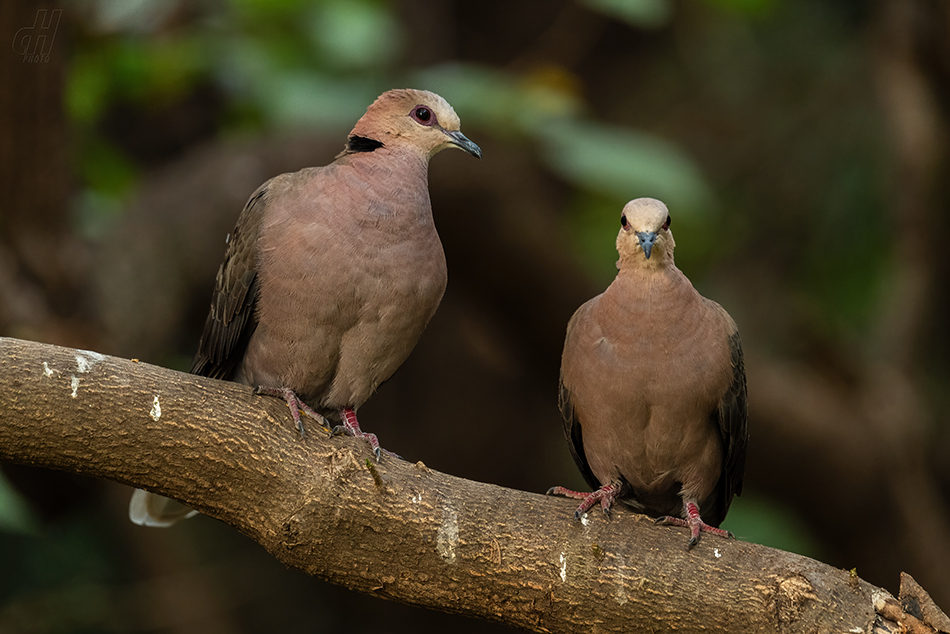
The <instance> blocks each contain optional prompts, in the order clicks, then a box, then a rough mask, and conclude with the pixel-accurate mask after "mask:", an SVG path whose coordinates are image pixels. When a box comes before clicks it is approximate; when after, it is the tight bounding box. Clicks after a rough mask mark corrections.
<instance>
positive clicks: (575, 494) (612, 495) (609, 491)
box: [548, 482, 621, 520]
mask: <svg viewBox="0 0 950 634" xmlns="http://www.w3.org/2000/svg"><path fill="white" fill-rule="evenodd" d="M620 486H621V485H620V483H619V482H611V483H610V484H605V485H604V486H602V487H600V488H599V489H597V490H596V491H594V492H592V493H583V492H581V491H573V490H571V489H565V488H564V487H551V488H550V489H548V495H563V496H564V497H569V498H573V499H575V500H581V504H580V506H578V507H577V510H576V511H574V519H576V520H579V519H580V518H581V516H582V515H583V514H584V513H586V512H587V510H588V509H590V507H592V506H594V504H596V503H597V502H598V501H599V502H600V507H601V508H602V509H603V510H604V515H606V516H607V517H610V507H611V506H613V503H614V501H615V500H616V499H617V496H618V495H620Z"/></svg>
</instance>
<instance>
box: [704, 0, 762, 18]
mask: <svg viewBox="0 0 950 634" xmlns="http://www.w3.org/2000/svg"><path fill="white" fill-rule="evenodd" d="M706 2H707V3H708V4H711V5H713V6H716V7H720V8H722V9H727V10H729V11H734V12H736V13H745V14H749V15H761V14H763V13H767V12H769V11H771V10H773V9H775V8H776V7H777V6H778V0H706Z"/></svg>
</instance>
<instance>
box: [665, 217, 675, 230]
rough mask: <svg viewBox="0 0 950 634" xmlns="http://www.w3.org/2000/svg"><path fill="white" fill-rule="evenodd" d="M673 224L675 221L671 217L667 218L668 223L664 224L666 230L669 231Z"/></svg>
mask: <svg viewBox="0 0 950 634" xmlns="http://www.w3.org/2000/svg"><path fill="white" fill-rule="evenodd" d="M671 224H673V219H672V218H670V216H669V215H667V216H666V222H664V223H663V228H664V229H669V228H670V225H671Z"/></svg>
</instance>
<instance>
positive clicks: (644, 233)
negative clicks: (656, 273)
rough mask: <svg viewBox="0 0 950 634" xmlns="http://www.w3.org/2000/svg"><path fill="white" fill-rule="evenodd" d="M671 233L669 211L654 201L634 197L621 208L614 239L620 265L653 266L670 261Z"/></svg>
mask: <svg viewBox="0 0 950 634" xmlns="http://www.w3.org/2000/svg"><path fill="white" fill-rule="evenodd" d="M674 246H676V243H675V242H674V241H673V234H672V233H671V232H670V210H669V209H667V208H666V205H664V204H663V203H662V202H660V201H659V200H657V199H655V198H637V199H636V200H631V201H630V202H628V203H627V204H626V205H624V207H623V213H622V214H621V215H620V235H618V236H617V252H618V253H619V254H620V262H619V263H618V264H619V265H623V264H624V263H625V262H635V263H638V264H639V265H641V266H643V265H651V264H652V265H655V266H662V265H663V264H665V263H667V262H670V263H672V262H673V247H674Z"/></svg>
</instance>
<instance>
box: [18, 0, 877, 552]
mask: <svg viewBox="0 0 950 634" xmlns="http://www.w3.org/2000/svg"><path fill="white" fill-rule="evenodd" d="M75 4H76V6H77V7H80V8H81V11H82V12H83V14H84V15H85V16H87V17H86V19H85V20H83V25H84V28H85V31H84V32H83V33H82V34H81V37H79V38H77V41H76V45H75V50H74V51H73V55H72V58H71V62H70V69H69V78H68V87H67V107H68V112H69V115H70V118H71V120H72V123H73V126H74V129H75V134H76V140H77V144H76V161H77V165H78V169H77V173H78V174H79V175H80V178H81V179H82V184H83V192H82V193H81V194H80V195H79V196H78V197H77V200H76V218H77V223H78V225H79V226H80V228H81V230H82V231H83V232H84V233H85V234H86V235H90V236H95V235H98V234H99V233H100V232H101V231H104V230H105V228H106V227H107V226H108V223H109V222H110V220H111V219H113V218H115V217H116V216H117V215H118V214H119V213H121V210H122V209H123V205H124V203H125V201H127V200H128V199H129V196H130V195H131V194H132V193H133V192H134V189H135V186H136V183H137V182H138V179H139V178H140V177H141V175H142V173H143V171H144V170H145V169H146V165H145V164H144V163H143V161H142V159H141V157H139V156H136V155H134V152H132V151H130V149H129V147H128V146H127V145H126V144H124V143H123V138H122V136H121V134H116V133H114V132H113V133H112V134H109V133H108V132H107V130H108V124H109V123H110V121H111V120H112V119H115V118H118V116H119V115H117V109H118V108H120V107H123V106H125V107H128V106H131V107H132V108H134V109H137V110H140V111H143V112H146V113H148V112H155V111H161V110H162V109H166V108H170V107H174V105H175V104H176V103H178V102H180V101H181V100H183V99H185V98H186V97H187V96H188V95H189V94H191V93H194V92H195V91H196V90H197V89H198V88H199V87H202V86H210V87H211V88H212V89H213V90H214V91H215V92H217V93H219V94H221V95H222V105H221V112H220V113H218V116H216V117H214V118H213V121H214V129H212V130H211V131H210V134H211V135H218V136H227V135H236V134H248V133H258V132H262V131H265V130H273V129H276V128H282V129H321V130H329V131H333V132H334V133H337V132H338V133H340V134H343V133H345V131H346V130H347V129H348V127H349V126H350V125H352V123H353V122H354V121H355V119H356V118H357V117H358V116H359V115H360V114H361V113H362V112H363V111H364V109H365V107H366V105H367V104H368V103H370V101H371V100H372V99H373V98H375V96H376V95H378V94H379V93H380V92H381V91H383V90H385V89H387V88H391V87H394V86H400V85H416V86H419V87H423V88H427V89H430V90H433V91H435V92H438V93H440V94H442V95H443V96H444V97H446V98H447V99H448V100H449V101H450V102H451V103H452V104H453V105H454V106H455V108H456V109H457V110H458V111H459V112H460V113H461V114H462V118H463V121H464V126H465V128H466V130H467V131H468V132H469V134H470V135H471V136H472V137H473V138H476V135H474V134H472V133H471V130H472V128H476V129H478V130H480V131H485V132H488V131H490V133H491V134H492V135H494V136H496V137H499V138H502V139H504V140H506V141H509V142H512V143H525V144H528V145H530V146H531V147H532V148H534V151H535V152H537V156H538V158H539V159H540V161H541V162H543V164H544V165H546V166H547V167H548V168H549V169H550V170H551V172H552V173H554V174H556V175H557V176H558V177H559V178H561V179H562V180H563V181H564V182H565V183H567V184H568V185H570V186H571V187H572V189H571V194H570V198H569V200H567V201H566V204H565V208H566V216H565V218H564V231H565V233H567V234H569V235H570V237H571V239H572V242H573V245H574V246H575V248H576V250H577V253H578V258H579V261H581V262H582V263H583V264H584V265H585V266H586V267H588V270H589V271H590V272H591V275H592V277H595V278H596V279H597V280H599V282H602V283H604V284H606V283H607V282H608V281H609V280H610V279H611V278H612V277H613V275H614V271H615V269H614V262H615V260H616V252H615V250H614V239H615V236H616V234H617V231H618V226H619V215H620V210H621V207H622V206H623V204H624V203H625V202H626V201H628V200H630V199H632V198H635V197H638V196H653V197H657V198H660V199H662V200H664V201H665V202H667V203H668V204H669V206H670V207H671V210H672V212H673V216H674V218H675V222H674V231H675V235H676V237H677V242H678V244H679V250H678V251H677V261H678V263H679V264H680V267H681V268H683V269H684V270H686V271H687V273H688V274H689V275H690V276H691V277H694V279H696V278H701V277H702V272H703V271H704V269H706V268H708V267H706V266H703V264H704V263H705V264H709V263H710V262H715V261H716V260H717V259H719V258H722V257H724V254H725V253H728V252H729V251H730V250H732V249H734V248H735V247H736V246H737V245H740V244H744V245H746V246H748V243H750V242H752V241H753V240H754V238H755V237H756V236H758V235H762V234H763V233H771V235H772V236H773V237H774V238H775V241H774V243H773V242H771V241H770V242H769V244H775V245H776V246H774V249H775V250H777V251H779V257H786V258H787V260H788V262H790V263H792V264H791V265H790V269H792V270H794V269H795V268H797V271H794V274H790V275H793V276H794V278H795V283H796V284H799V285H800V286H801V288H802V289H807V291H808V292H807V293H803V295H802V296H803V297H807V298H808V299H807V302H813V303H815V305H814V306H808V307H807V308H806V309H805V310H813V311H814V313H815V314H816V315H817V317H816V318H815V320H816V322H818V323H822V324H825V325H826V326H827V327H828V328H829V329H832V330H840V331H844V332H854V331H856V330H859V329H860V327H861V325H862V324H863V323H864V320H866V319H867V316H868V315H869V314H870V313H871V309H872V307H873V306H874V305H875V303H876V302H878V301H879V298H880V293H881V292H882V286H881V284H882V283H881V282H880V281H879V280H880V278H879V277H878V275H877V273H878V272H881V271H883V269H884V268H885V267H886V266H887V261H886V260H885V259H883V258H882V257H881V253H882V252H884V251H886V249H887V248H888V246H889V245H888V243H887V229H886V226H884V221H883V217H884V216H883V214H881V213H880V204H881V203H880V191H879V189H878V188H879V187H881V185H880V184H879V181H878V180H877V179H878V176H879V173H878V170H879V169H880V165H879V164H878V163H877V162H876V159H875V158H874V156H875V153H874V148H873V147H869V146H868V145H867V144H866V143H864V142H851V141H847V142H846V143H844V144H842V146H841V147H839V148H838V152H837V153H834V154H832V155H829V154H827V153H825V152H824V149H825V148H824V147H822V150H821V152H819V151H817V150H814V156H812V155H811V153H810V150H813V148H809V147H808V146H807V144H798V145H795V146H794V147H792V146H793V145H794V144H793V143H792V142H791V141H792V140H793V139H794V137H796V135H800V131H801V129H804V128H807V126H808V125H810V124H811V123H812V120H811V119H809V120H806V121H805V122H804V123H802V122H799V121H796V119H795V118H794V117H791V118H785V119H781V120H782V121H786V122H789V121H790V122H791V123H790V124H788V125H790V126H791V128H790V129H777V130H773V131H772V132H773V133H774V138H757V139H756V143H757V144H759V145H764V146H769V147H771V148H772V149H771V150H770V151H771V155H772V160H774V161H782V162H783V168H784V172H785V173H787V174H788V175H789V176H788V178H789V180H790V182H789V184H788V185H787V189H788V191H789V192H790V193H789V197H790V198H793V197H795V196H798V197H802V196H804V194H803V192H804V191H805V190H806V189H819V190H820V191H822V192H823V196H822V200H823V203H822V204H823V205H824V207H823V210H824V213H823V214H822V215H821V217H820V218H819V220H818V224H817V226H816V225H814V224H810V225H808V226H807V227H806V226H805V225H804V224H802V223H804V222H805V219H804V218H803V217H801V216H796V217H791V216H782V215H780V214H779V213H778V212H776V213H774V214H773V213H771V210H770V209H769V210H762V209H754V210H753V211H755V212H756V216H755V218H756V220H757V222H758V223H760V224H759V225H758V226H756V227H753V226H751V223H748V224H747V223H746V222H745V217H743V214H746V215H747V216H750V217H751V214H749V213H748V212H749V211H750V209H749V208H750V206H752V205H755V204H756V203H755V202H754V201H755V199H754V198H752V197H751V195H749V194H747V189H746V190H742V191H740V188H739V187H738V186H735V189H731V187H733V186H734V183H735V181H734V180H730V177H729V176H728V175H727V176H722V175H716V176H715V177H716V178H718V181H717V184H716V185H714V184H712V183H713V178H714V177H713V176H711V175H710V174H709V173H707V171H705V170H704V169H703V168H701V167H700V165H699V162H698V160H697V159H696V158H695V157H694V155H693V153H692V152H691V151H689V150H687V149H686V148H687V144H686V143H684V142H681V141H680V140H676V139H674V138H671V137H670V136H667V135H665V134H664V133H663V132H662V131H657V130H651V131H647V130H638V129H633V128H630V127H625V126H621V125H618V124H617V123H616V120H610V119H608V118H605V117H603V116H601V115H600V113H598V112H596V111H595V110H594V109H593V108H592V107H591V106H590V104H589V103H588V97H587V95H586V93H585V91H584V90H583V88H581V87H580V86H579V81H578V80H577V78H575V77H573V75H572V73H571V71H569V70H566V69H563V68H559V67H556V66H551V67H542V68H531V69H527V70H512V69H509V68H497V67H489V66H487V65H480V64H476V63H472V62H460V61H457V60H449V61H442V62H439V63H437V64H435V65H431V66H423V67H416V66H413V65H412V64H411V63H409V61H408V60H406V59H405V58H406V55H407V50H408V49H409V47H410V43H409V42H408V41H407V40H408V36H407V33H406V30H405V29H404V27H403V25H402V24H401V22H400V16H399V13H398V11H397V7H396V5H395V4H394V3H391V2H385V1H383V0H319V1H316V2H307V1H304V0H278V1H274V0H222V1H221V2H215V3H207V4H206V3H198V4H195V5H193V6H192V5H185V4H179V3H176V2H163V1H160V0H135V1H131V0H130V1H128V2H124V3H118V2H114V1H113V0H77V2H76V3H75ZM581 4H583V5H585V6H586V7H589V8H591V9H594V10H596V11H600V12H602V13H603V15H604V16H607V17H608V18H612V19H618V20H621V21H623V22H624V23H626V24H630V25H634V26H635V27H636V28H640V29H643V28H646V29H659V28H662V27H664V26H667V25H668V24H669V21H670V20H671V19H672V17H673V4H674V3H672V2H670V1H669V0H626V1H625V0H582V2H581ZM704 4H705V5H707V6H706V9H707V10H708V11H710V12H711V13H709V14H708V16H707V17H708V22H709V24H711V25H712V26H711V27H710V28H708V29H706V30H705V31H701V32H699V33H692V34H691V38H684V41H683V42H681V43H680V46H681V47H682V50H681V51H679V52H678V54H679V55H681V56H682V57H684V58H689V60H690V63H691V64H692V65H693V66H692V67H690V68H688V69H687V72H686V73H685V74H686V75H689V73H695V74H697V75H702V76H703V79H704V83H703V84H702V86H704V88H703V89H704V90H707V91H709V93H711V97H710V96H708V95H707V97H709V98H710V99H711V100H713V101H715V102H717V103H718V104H719V105H720V107H722V108H723V109H727V108H731V107H736V108H738V107H740V106H743V104H747V103H748V102H751V101H753V100H755V99H759V98H761V97H762V96H763V95H766V94H768V95H772V94H775V95H778V97H776V98H775V101H774V102H768V101H765V102H764V103H761V104H759V103H758V102H757V109H756V110H755V111H753V112H752V113H751V115H750V117H752V118H753V119H754V118H756V117H764V116H766V114H770V115H771V114H775V113H776V112H778V113H781V112H782V111H783V110H784V111H789V110H796V111H803V112H805V113H806V114H805V115H804V116H809V115H810V116H811V117H813V118H814V119H818V118H820V115H821V114H822V113H823V108H825V106H827V105H828V104H827V103H823V102H821V101H816V100H815V99H814V97H813V96H812V92H810V89H811V87H812V86H814V83H815V80H814V78H815V76H818V77H819V78H821V77H824V78H825V79H826V81H829V82H832V81H834V82H840V81H842V80H841V78H842V77H848V76H849V73H853V71H854V68H855V62H854V60H853V59H851V58H850V57H849V56H848V55H847V54H843V53H842V49H843V48H847V47H846V46H842V45H840V42H841V41H843V40H844V39H845V38H843V37H841V36H839V35H838V34H836V33H835V29H839V30H840V29H842V28H843V27H841V21H840V20H838V21H836V19H835V16H834V15H833V11H834V9H833V8H828V7H826V6H825V5H822V4H821V3H816V2H810V3H804V4H802V5H800V6H799V5H797V4H796V3H780V2H778V1H777V0H706V2H705V3H704ZM809 12H811V13H815V14H821V15H820V16H819V17H820V18H821V19H815V18H814V16H807V15H806V14H807V13H809ZM816 24H818V25H820V28H821V30H822V33H823V34H825V35H827V37H824V36H821V37H816V35H815V33H814V31H813V30H811V29H812V28H813V27H814V25H816ZM691 46H692V47H696V48H695V49H691V48H690V47H691ZM696 50H701V54H696ZM677 63H678V60H677V59H675V58H674V57H673V56H670V57H669V58H668V59H663V60H661V62H658V63H657V64H656V68H658V69H659V70H654V72H656V73H657V76H656V77H647V79H645V80H642V81H644V82H646V81H647V80H649V79H656V81H657V83H658V84H663V85H664V86H666V87H667V88H669V91H670V92H671V93H675V91H676V88H675V87H671V86H672V85H673V84H672V80H668V79H667V78H666V77H665V75H669V76H673V75H674V74H675V73H678V72H680V71H681V69H678V68H676V67H675V64H677ZM773 83H774V84H781V88H782V89H781V90H777V91H772V88H771V84H773ZM695 88H696V87H695V86H693V85H691V86H690V89H691V90H692V89H695ZM657 92H659V91H657ZM832 94H833V93H832ZM650 98H651V95H649V94H645V95H643V100H644V102H645V104H647V105H649V100H650ZM664 98H665V99H667V101H670V100H671V99H670V98H669V95H668V94H665V93H664ZM704 114H705V113H704ZM710 116H712V115H710ZM866 116H867V113H866V112H862V111H858V112H857V113H856V118H857V121H856V123H855V126H859V127H860V126H867V125H868V121H867V119H866V118H865V117H866ZM724 118H725V117H724ZM742 123H746V122H744V121H743V122H742ZM796 123H798V124H799V127H798V128H795V127H794V124H796ZM748 124H749V125H748V126H747V127H748V129H756V128H755V125H756V121H755V120H752V121H749V122H748ZM684 127H685V128H687V129H688V126H684ZM740 132H741V133H743V134H745V133H747V132H748V130H747V129H742V130H740ZM825 132H828V130H825ZM855 135H856V136H858V133H857V132H856V133H855ZM736 137H737V138H736V139H735V140H734V141H733V142H734V144H736V145H740V146H741V145H742V144H747V143H749V141H748V139H746V138H740V137H741V135H740V134H736ZM796 152H797V153H796ZM737 154H740V155H741V154H742V153H741V151H740V152H737ZM819 155H820V156H821V157H822V158H821V162H820V163H819V162H817V161H816V159H815V156H819ZM486 160H490V157H486ZM709 164H713V162H712V161H710V162H708V163H707V165H709ZM718 167H719V165H715V164H713V167H712V169H716V168H718ZM730 167H731V168H732V169H733V170H734V172H742V171H743V170H745V171H747V172H754V171H755V169H756V168H757V167H759V166H758V165H739V166H730ZM724 171H725V170H724ZM779 171H782V170H773V171H772V172H770V174H772V173H775V172H779ZM801 174H806V175H807V178H808V180H803V181H799V180H796V179H798V178H799V175H801ZM746 196H749V198H745V197H746ZM855 218H860V219H861V222H855ZM808 222H809V223H810V222H811V220H810V219H809V220H808ZM796 223H798V224H797V225H796ZM806 230H807V231H808V239H807V240H805V239H804V237H803V236H804V233H803V234H801V235H795V234H794V231H802V232H804V231H806ZM845 232H847V233H848V234H849V240H848V241H845V242H842V241H841V240H838V239H837V236H840V235H842V234H844V233H845ZM770 255H773V256H774V254H770ZM831 267H833V268H834V270H835V271H836V274H835V275H833V276H832V275H828V274H827V271H828V270H829V268H831ZM882 277H884V276H883V274H882ZM17 513H18V511H16V510H15V507H14V506H11V505H10V504H9V503H7V504H3V503H0V522H3V521H4V518H7V521H8V522H9V521H12V522H14V523H15V522H17V521H19V520H16V519H15V518H16V517H17ZM778 513H780V512H778V511H775V510H774V509H764V510H763V507H762V506H761V505H756V504H752V503H750V504H746V503H745V500H743V503H742V504H737V506H736V510H735V511H733V513H732V514H731V515H730V519H729V524H730V525H731V526H732V527H733V530H734V531H735V532H737V533H738V534H740V535H755V536H756V537H755V539H756V540H757V541H762V542H763V543H769V544H771V545H782V544H786V543H788V544H798V543H804V542H803V541H802V540H803V539H804V538H802V537H801V536H800V535H799V536H797V537H796V536H795V535H794V533H796V531H797V529H796V528H795V526H794V524H793V523H792V522H789V521H786V520H787V518H781V517H780V516H778V515H777V514H778ZM11 518H12V519H11ZM776 518H777V519H776ZM753 526H755V527H756V528H752V527H753ZM780 527H781V530H786V531H791V533H792V534H793V535H792V536H780V535H781V532H780ZM796 540H798V541H796ZM791 548H792V549H793V550H795V549H799V551H801V550H807V549H808V547H807V546H801V547H799V546H794V547H791Z"/></svg>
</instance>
